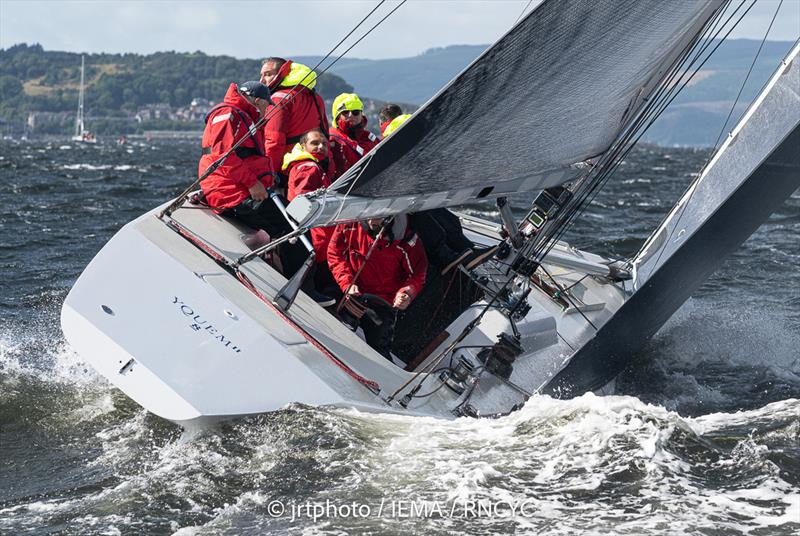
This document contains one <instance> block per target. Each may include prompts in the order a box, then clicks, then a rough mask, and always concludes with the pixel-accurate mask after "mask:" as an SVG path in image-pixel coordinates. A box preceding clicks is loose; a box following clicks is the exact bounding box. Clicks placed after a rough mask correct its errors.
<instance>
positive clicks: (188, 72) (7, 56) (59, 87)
mask: <svg viewBox="0 0 800 536" xmlns="http://www.w3.org/2000/svg"><path fill="white" fill-rule="evenodd" d="M80 65H81V57H80V54H75V53H71V52H54V51H45V50H43V49H42V47H41V46H39V45H32V46H28V45H16V46H13V47H10V48H8V49H4V50H0V121H2V122H4V123H6V125H9V126H12V125H13V126H14V127H15V128H14V131H16V132H20V130H18V129H19V128H21V125H22V124H23V123H24V122H25V121H26V120H27V119H28V117H29V113H30V112H45V114H40V115H41V116H42V117H44V118H51V119H52V118H55V119H58V118H61V117H62V115H64V114H70V113H71V114H74V113H75V110H76V108H77V102H78V89H79V84H80ZM260 68H261V62H260V60H256V59H245V60H239V59H236V58H232V57H229V56H207V55H205V54H203V53H202V52H195V53H192V54H182V53H175V52H159V53H156V54H150V55H140V54H87V55H86V111H87V115H88V117H89V118H95V120H94V121H92V124H91V128H92V129H93V130H97V131H99V132H101V133H103V132H104V131H110V132H115V129H116V132H122V131H124V130H125V129H121V128H120V127H121V125H124V124H127V122H126V120H127V119H129V118H130V117H131V116H132V114H134V113H136V112H137V110H140V109H141V108H143V107H147V106H152V105H168V106H169V107H171V109H177V108H179V107H186V106H189V105H190V103H191V101H192V100H193V99H204V100H210V101H214V102H218V101H220V100H221V99H222V96H223V95H224V93H225V90H226V89H227V87H228V84H230V82H232V81H235V82H244V81H246V80H253V79H258V76H259V70H260ZM352 89H353V88H352V86H350V85H349V84H347V83H346V82H345V81H344V80H342V79H341V78H340V77H338V76H336V75H333V74H325V75H323V76H321V77H320V80H319V82H318V84H317V90H318V91H319V92H320V94H321V95H322V96H323V98H326V99H331V98H333V97H335V96H336V95H338V94H339V93H341V92H345V91H348V92H349V91H352ZM58 112H62V114H61V115H59V114H58ZM48 113H49V114H48ZM115 119H116V121H115ZM51 122H52V121H51ZM63 122H64V121H63V120H62V121H61V123H63ZM67 123H68V124H67V125H66V128H71V120H70V121H67ZM160 123H162V124H155V125H153V126H155V127H156V128H157V127H167V128H170V127H173V128H174V127H180V126H181V125H178V124H173V123H181V121H175V120H163V119H162V120H161V121H160ZM190 126H191V128H194V129H197V128H199V123H197V121H194V122H192V124H191V125H190ZM64 128H65V125H63V124H58V125H57V124H47V123H45V124H44V125H41V126H39V125H37V131H39V132H47V131H48V130H50V131H52V132H53V133H64V132H63V129H64ZM6 130H8V128H7V129H6ZM68 131H69V130H67V132H68Z"/></svg>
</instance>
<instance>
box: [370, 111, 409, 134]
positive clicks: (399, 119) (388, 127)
mask: <svg viewBox="0 0 800 536" xmlns="http://www.w3.org/2000/svg"><path fill="white" fill-rule="evenodd" d="M409 117H411V114H404V113H403V110H402V108H400V106H398V105H397V104H391V103H390V104H387V105H386V106H384V107H383V108H381V111H380V112H378V119H380V121H381V136H383V137H384V138H386V136H388V135H389V134H391V133H392V132H394V131H395V130H397V128H398V127H399V126H400V125H402V124H403V123H404V122H405V121H406V120H407V119H408V118H409Z"/></svg>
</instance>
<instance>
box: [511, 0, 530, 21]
mask: <svg viewBox="0 0 800 536" xmlns="http://www.w3.org/2000/svg"><path fill="white" fill-rule="evenodd" d="M532 3H533V0H528V3H527V4H525V7H523V8H522V11H520V12H519V17H517V20H515V21H514V24H512V26H516V25H517V23H518V22H519V20H520V19H521V18H522V16H523V15H524V14H525V12H526V11H527V10H528V8H529V7H531V4H532Z"/></svg>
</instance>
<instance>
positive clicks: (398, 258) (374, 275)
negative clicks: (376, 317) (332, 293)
mask: <svg viewBox="0 0 800 536" xmlns="http://www.w3.org/2000/svg"><path fill="white" fill-rule="evenodd" d="M407 221H408V220H407V219H406V222H407ZM374 242H375V239H374V238H372V237H371V236H370V235H369V233H368V232H367V230H366V229H365V228H364V226H363V225H362V224H361V223H347V224H343V225H337V226H336V229H335V230H334V231H333V236H332V237H331V242H330V244H329V245H328V265H329V266H330V269H331V273H332V274H333V277H334V279H336V282H337V283H338V284H339V288H341V289H342V292H346V291H347V288H348V287H349V286H350V284H351V283H353V278H354V277H355V274H356V273H357V272H358V270H359V268H361V265H362V264H364V258H365V257H366V255H367V253H368V252H369V248H370V247H371V246H372V244H373V243H374ZM427 269H428V259H427V257H426V256H425V248H424V247H422V241H421V240H420V239H419V237H418V236H417V235H416V234H415V233H414V232H413V231H411V230H410V229H408V228H407V227H406V229H405V233H404V236H403V237H402V238H401V239H399V240H391V241H390V240H388V239H387V238H386V237H384V238H381V241H380V243H379V244H378V245H377V246H375V249H374V250H373V251H372V255H370V257H369V259H368V260H367V262H366V265H365V266H364V269H363V270H362V271H361V274H360V275H359V276H358V280H357V281H355V284H356V285H357V286H358V288H359V289H360V290H361V292H363V293H365V294H375V295H377V296H380V297H381V298H383V299H384V300H386V301H387V302H389V303H393V302H394V298H395V295H396V294H397V292H398V291H399V290H404V291H405V292H406V293H407V294H408V296H409V297H410V298H411V299H412V300H413V299H414V298H415V297H416V296H417V295H419V293H420V291H422V286H423V285H424V284H425V272H426V271H427Z"/></svg>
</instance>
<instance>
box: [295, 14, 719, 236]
mask: <svg viewBox="0 0 800 536" xmlns="http://www.w3.org/2000/svg"><path fill="white" fill-rule="evenodd" d="M720 5H722V0H710V1H706V0H671V1H669V2H663V1H655V0H647V1H645V0H547V1H545V2H543V3H542V4H541V5H539V6H538V7H537V8H536V9H534V10H533V11H532V12H531V13H530V14H529V15H527V16H526V17H525V18H524V19H523V20H521V21H520V22H519V23H518V24H517V25H516V26H515V27H514V28H512V29H511V30H510V31H509V32H508V33H507V34H506V35H505V36H503V37H502V38H501V39H500V40H499V41H498V42H497V43H495V45H494V46H492V47H490V48H489V49H488V50H487V51H486V52H485V53H484V54H483V55H482V56H480V57H479V58H478V59H477V60H475V61H474V62H473V63H472V64H471V65H470V66H469V67H467V68H466V69H465V70H464V71H463V72H462V73H461V74H459V75H458V76H457V77H456V78H455V79H454V80H453V81H452V82H451V83H450V84H449V85H448V86H446V87H445V88H444V89H442V90H441V91H440V92H439V93H438V94H437V95H436V96H434V97H433V98H432V99H431V100H430V101H428V103H426V104H425V105H424V106H423V107H422V108H421V109H420V110H418V111H417V112H416V113H415V114H414V116H413V117H412V118H411V119H410V120H408V121H407V122H406V123H405V124H404V125H403V126H402V127H401V128H400V129H398V130H397V131H396V132H395V133H394V134H393V135H392V136H391V137H390V138H388V139H387V140H385V141H384V142H383V143H381V144H380V145H379V146H378V147H377V148H376V149H375V150H373V151H372V152H371V153H370V154H369V155H368V156H367V157H365V158H364V159H362V161H361V162H359V163H358V164H357V165H356V166H354V167H353V168H352V169H350V170H349V171H348V173H347V174H346V175H345V176H343V177H342V178H341V179H339V180H338V181H337V182H336V183H335V184H334V185H333V186H332V190H333V191H335V192H339V193H342V194H343V193H347V194H348V195H349V196H358V197H368V198H384V199H385V198H396V197H403V196H404V198H405V199H406V203H408V202H410V203H412V204H414V208H415V209H417V210H418V209H419V208H431V207H430V206H428V205H430V204H436V205H437V206H444V205H452V204H458V203H463V202H464V201H466V200H469V199H474V198H476V197H485V196H487V195H489V196H497V195H506V194H509V193H513V192H518V191H533V190H540V189H542V188H545V187H548V186H553V185H556V184H561V183H563V182H565V181H567V180H570V179H571V178H574V177H575V176H577V175H578V174H580V169H576V167H579V166H580V163H581V162H584V161H586V160H588V159H591V158H593V157H595V156H597V155H599V154H602V153H603V152H604V151H606V150H607V149H608V147H609V146H610V145H611V143H612V142H613V141H614V139H615V138H616V137H617V135H618V134H619V133H620V132H621V131H622V130H623V129H624V128H625V126H626V125H627V122H628V120H630V119H631V118H632V117H633V116H634V115H635V112H636V111H638V110H639V108H640V106H641V105H642V104H643V102H644V99H645V98H646V97H647V96H648V95H649V94H650V92H651V91H652V90H653V89H654V88H655V87H656V86H657V85H658V83H659V82H660V81H661V80H662V79H663V78H664V76H665V74H666V72H667V70H668V68H669V66H670V64H671V63H672V62H673V61H674V59H675V58H676V57H677V56H678V55H679V54H680V52H681V51H682V50H683V49H684V48H685V47H686V46H687V45H688V44H689V43H690V42H691V41H692V40H693V39H694V38H696V36H697V35H698V33H699V32H700V31H701V30H702V28H703V27H704V25H705V24H706V23H707V21H708V20H709V19H710V18H711V17H712V16H713V15H714V13H715V12H716V10H717V9H718V8H719V7H720ZM455 192H459V193H458V194H457V195H456V194H455ZM436 193H440V194H441V195H432V194H436ZM423 195H424V196H426V199H425V201H426V203H425V206H424V207H420V206H418V204H417V203H419V200H418V199H413V197H417V198H418V197H419V196H423ZM432 199H433V200H435V201H432ZM356 203H358V201H356ZM362 203H363V202H362ZM329 204H330V203H329ZM403 204H404V203H403V202H400V203H397V204H395V206H401V205H403ZM299 212H300V211H292V214H293V215H297V214H298V213H299ZM327 212H328V211H327V210H326V211H325V213H326V215H327ZM323 219H326V216H323ZM328 221H330V220H328Z"/></svg>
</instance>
